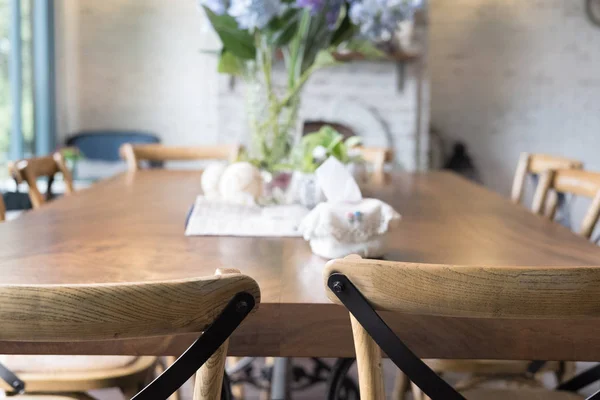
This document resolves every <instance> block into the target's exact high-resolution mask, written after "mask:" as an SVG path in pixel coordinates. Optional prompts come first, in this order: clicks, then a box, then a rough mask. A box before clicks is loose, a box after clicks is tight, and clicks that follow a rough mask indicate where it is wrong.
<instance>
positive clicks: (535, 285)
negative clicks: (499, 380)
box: [325, 256, 600, 400]
mask: <svg viewBox="0 0 600 400" xmlns="http://www.w3.org/2000/svg"><path fill="white" fill-rule="evenodd" d="M325 279H326V282H327V286H328V288H329V290H328V291H327V293H328V296H329V298H330V299H331V300H332V301H334V302H336V303H338V304H343V305H344V306H346V307H347V308H348V310H349V311H350V320H351V323H352V333H353V336H354V346H355V350H356V358H357V364H358V376H359V386H360V397H361V399H362V400H377V399H384V398H385V393H384V386H383V374H382V364H381V350H383V351H384V352H385V353H386V354H387V355H388V356H389V357H390V358H391V360H392V361H393V362H394V363H395V364H396V365H397V366H398V367H399V368H400V369H401V370H402V371H403V372H404V373H406V375H407V376H408V378H409V379H410V380H411V381H412V382H414V386H415V387H417V389H418V390H422V391H423V392H425V394H426V396H428V398H431V399H433V400H464V399H465V397H466V398H467V399H469V400H479V399H481V400H483V399H486V400H490V399H516V400H525V399H527V400H531V399H545V400H569V399H581V398H582V397H581V396H579V395H577V394H575V393H573V391H575V390H579V389H581V387H580V386H581V385H578V384H576V383H577V379H576V378H573V379H572V380H570V381H568V382H565V383H563V384H561V385H559V387H558V388H557V389H558V390H554V391H551V390H548V389H544V388H541V387H540V388H527V387H525V388H518V389H508V388H507V389H471V390H467V391H465V392H463V393H462V394H459V393H458V392H457V391H456V390H455V389H453V388H452V387H451V386H450V385H448V384H447V383H446V382H445V381H444V380H442V379H441V378H440V377H439V376H438V375H437V374H436V373H435V372H434V371H433V370H432V369H430V368H429V367H428V366H427V364H425V363H424V362H423V361H422V360H420V359H419V358H418V357H417V356H416V355H415V354H414V353H412V352H411V351H410V349H409V348H408V347H406V345H405V344H404V343H403V342H402V341H401V340H400V339H399V338H398V337H396V336H395V334H394V333H393V332H392V331H391V329H390V328H389V327H388V326H387V325H386V324H385V322H384V321H383V320H382V319H381V318H380V317H379V316H378V315H377V313H376V311H390V312H398V313H409V314H420V315H428V316H440V317H473V316H477V317H479V318H535V319H540V320H542V319H543V320H550V321H551V320H552V319H563V318H581V319H584V318H598V317H600V300H598V299H599V298H600V297H599V295H600V288H599V287H598V285H596V283H595V282H597V281H598V279H600V268H596V267H565V268H557V267H548V268H546V267H485V266H454V265H433V264H429V265H428V264H411V263H403V262H390V261H379V260H366V259H361V258H360V257H358V256H349V257H346V258H345V259H341V260H332V261H330V262H329V263H328V264H327V266H326V268H325ZM598 368H599V367H594V371H595V374H596V376H598V371H597V370H598ZM588 383H589V382H588ZM567 388H568V389H569V390H570V391H566V390H567ZM417 393H418V391H417ZM463 395H464V397H463ZM418 398H419V397H417V399H418ZM590 399H595V400H598V399H600V394H596V395H594V396H592V397H590Z"/></svg>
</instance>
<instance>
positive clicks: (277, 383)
mask: <svg viewBox="0 0 600 400" xmlns="http://www.w3.org/2000/svg"><path fill="white" fill-rule="evenodd" d="M291 361H292V360H291V359H290V358H284V357H275V359H274V360H273V374H272V375H271V400H289V399H290V398H291V397H290V390H289V389H290V385H289V382H290V379H291V367H292V362H291Z"/></svg>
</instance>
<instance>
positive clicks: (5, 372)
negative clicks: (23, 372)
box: [0, 363, 25, 394]
mask: <svg viewBox="0 0 600 400" xmlns="http://www.w3.org/2000/svg"><path fill="white" fill-rule="evenodd" d="M0 379H2V380H3V381H4V382H6V383H8V384H9V386H10V387H11V388H13V390H14V391H15V393H18V394H23V393H25V382H23V381H22V380H20V379H19V377H18V376H17V375H15V373H14V372H12V371H11V370H10V369H8V368H6V367H5V366H4V365H3V364H1V363H0Z"/></svg>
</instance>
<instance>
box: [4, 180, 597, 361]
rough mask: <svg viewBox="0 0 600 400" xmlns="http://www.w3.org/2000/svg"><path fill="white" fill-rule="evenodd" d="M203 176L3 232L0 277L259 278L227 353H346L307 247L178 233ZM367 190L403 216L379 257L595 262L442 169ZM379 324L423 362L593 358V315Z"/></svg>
mask: <svg viewBox="0 0 600 400" xmlns="http://www.w3.org/2000/svg"><path fill="white" fill-rule="evenodd" d="M200 175H201V173H200V172H197V171H171V170H152V171H137V172H136V173H133V174H124V175H120V176H118V177H115V178H113V179H111V180H108V181H104V182H101V183H99V184H97V185H95V186H93V187H92V188H90V189H87V190H83V191H81V192H78V193H76V194H75V195H73V196H69V197H65V198H62V199H59V200H57V201H54V202H52V203H50V204H48V205H46V206H45V207H43V208H41V209H39V210H36V211H32V212H29V213H26V214H25V215H23V216H22V217H21V218H19V219H17V220H15V221H11V222H7V223H3V224H0V281H1V282H3V283H4V284H60V283H92V282H94V283H98V282H129V281H131V282H139V281H153V280H165V279H177V278H189V277H193V276H201V275H211V274H213V273H214V271H215V270H216V269H217V268H237V269H240V270H241V271H242V272H243V273H245V274H248V275H250V276H252V277H253V278H254V279H256V280H257V282H258V283H259V285H260V287H261V291H262V303H261V305H260V308H259V310H258V312H257V313H256V314H254V315H253V316H252V317H251V318H249V319H248V320H247V321H246V322H244V324H243V325H242V326H241V327H240V329H239V330H238V331H237V332H236V334H235V335H234V337H233V338H232V340H231V344H230V354H232V355H256V356H267V355H269V356H335V357H338V356H351V355H352V354H353V347H352V334H351V331H350V321H349V318H348V314H347V312H346V311H345V310H344V309H343V308H342V307H340V306H338V305H334V304H331V303H330V302H329V300H328V299H327V297H326V295H325V286H324V284H323V277H322V272H323V266H324V264H325V262H326V260H324V259H322V258H320V257H318V256H315V255H313V254H312V253H311V252H310V248H309V246H308V243H306V242H305V241H304V240H302V239H299V238H235V237H185V236H184V234H183V232H184V224H185V219H186V216H187V213H188V211H189V209H190V207H191V205H192V203H193V201H194V199H195V197H196V196H197V195H198V193H199V192H200ZM364 194H365V195H367V196H370V197H377V198H380V199H382V200H384V201H386V202H388V203H390V204H392V205H393V206H394V208H396V209H397V210H398V211H399V212H400V213H401V214H402V215H403V220H402V222H401V224H400V227H399V228H398V229H397V230H396V231H395V232H394V233H393V234H392V238H391V243H392V248H391V249H390V251H389V253H388V254H387V255H386V257H385V258H386V259H390V260H398V261H414V262H421V263H448V264H466V265H477V264H479V265H504V266H510V265H532V266H535V265H547V266H569V265H573V266H574V265H599V266H600V248H598V247H597V246H595V245H593V244H591V243H589V242H588V241H587V240H585V239H584V238H581V237H578V236H577V235H575V234H573V233H572V232H570V231H569V230H568V229H566V228H564V227H562V226H560V225H558V224H555V223H551V222H549V221H547V220H545V219H543V218H542V217H539V216H536V215H533V214H532V213H530V212H529V211H527V210H526V209H525V208H522V207H520V206H515V205H513V204H511V203H510V201H509V200H508V199H507V198H504V197H501V196H500V195H498V194H495V193H493V192H491V191H489V190H487V189H485V188H483V187H481V186H478V185H475V184H473V183H471V182H468V181H466V180H464V179H463V178H460V177H458V176H456V175H454V174H452V173H448V172H428V173H416V174H413V173H394V174H390V175H386V176H385V178H384V180H383V181H382V182H378V183H373V184H371V185H368V186H367V187H366V188H365V190H364ZM384 317H385V318H386V320H388V322H389V323H390V324H391V325H392V326H393V327H394V328H395V329H396V330H397V331H398V332H399V335H400V337H402V338H403V339H404V340H405V341H406V342H407V344H408V345H409V346H410V347H411V348H412V349H413V350H414V351H415V352H416V353H417V354H419V355H420V356H422V357H436V358H510V359H554V360H557V359H577V360H600V341H598V340H596V338H597V337H599V334H600V321H598V322H596V321H592V322H590V321H583V320H576V319H574V320H570V321H543V320H502V321H498V320H490V319H480V318H439V317H435V318H434V317H424V316H416V315H402V316H398V315H394V316H391V315H384ZM193 339H194V335H182V336H177V337H160V338H146V339H139V340H138V339H136V340H115V341H106V342H70V343H40V342H36V343H24V342H0V354H7V353H35V354H52V353H55V354H177V353H180V352H181V351H182V350H184V349H185V348H186V347H187V346H188V345H189V344H190V343H191V341H192V340H193ZM565 341H566V343H567V345H565Z"/></svg>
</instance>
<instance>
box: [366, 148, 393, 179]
mask: <svg viewBox="0 0 600 400" xmlns="http://www.w3.org/2000/svg"><path fill="white" fill-rule="evenodd" d="M358 149H359V150H360V155H361V156H362V158H363V159H364V160H365V161H366V162H367V163H369V164H371V166H372V167H373V172H375V173H382V172H383V170H384V167H385V164H386V163H389V162H392V161H393V159H394V154H393V152H392V150H391V149H389V148H387V147H364V146H361V147H359V148H358Z"/></svg>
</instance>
